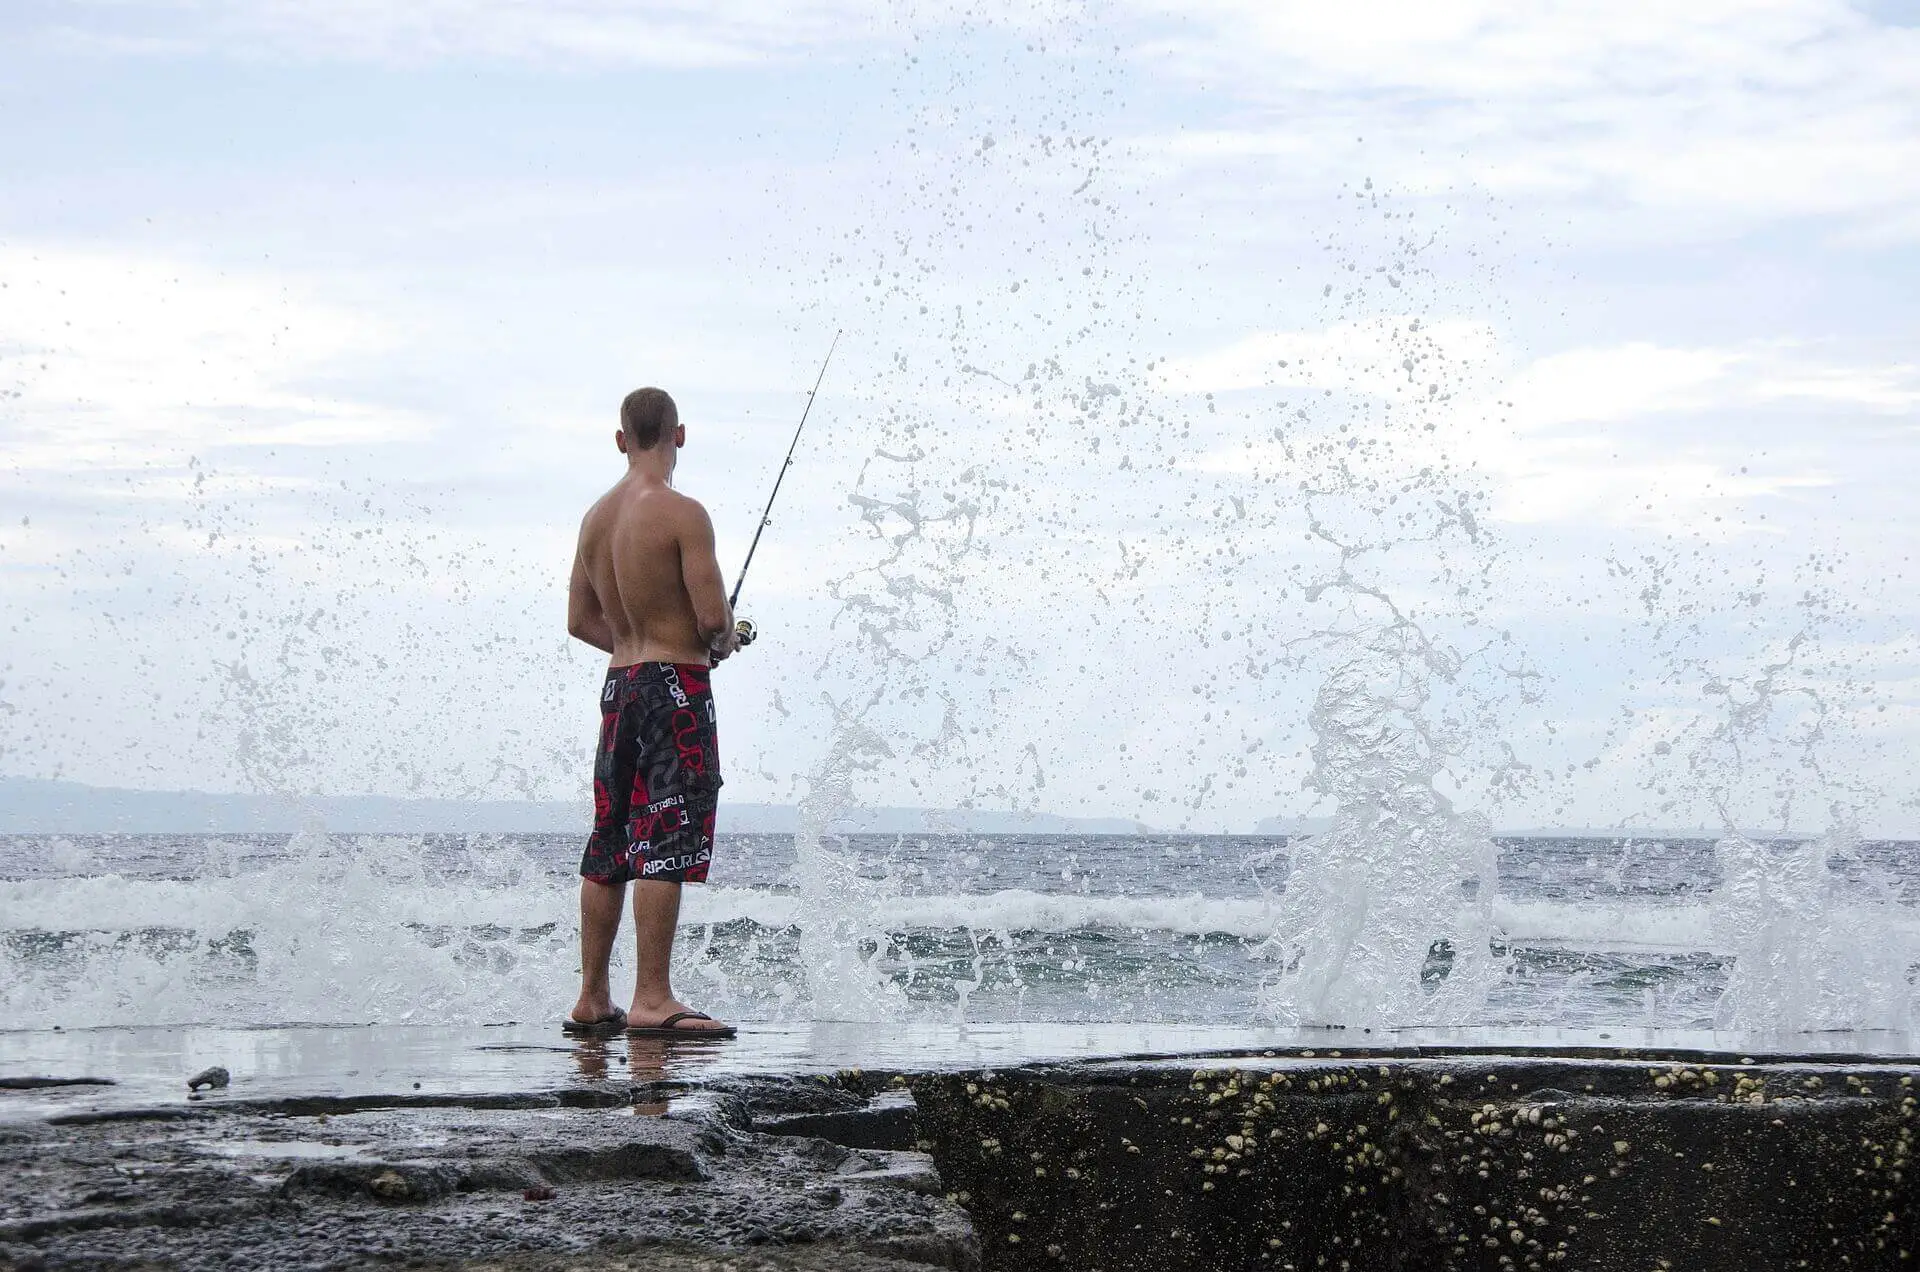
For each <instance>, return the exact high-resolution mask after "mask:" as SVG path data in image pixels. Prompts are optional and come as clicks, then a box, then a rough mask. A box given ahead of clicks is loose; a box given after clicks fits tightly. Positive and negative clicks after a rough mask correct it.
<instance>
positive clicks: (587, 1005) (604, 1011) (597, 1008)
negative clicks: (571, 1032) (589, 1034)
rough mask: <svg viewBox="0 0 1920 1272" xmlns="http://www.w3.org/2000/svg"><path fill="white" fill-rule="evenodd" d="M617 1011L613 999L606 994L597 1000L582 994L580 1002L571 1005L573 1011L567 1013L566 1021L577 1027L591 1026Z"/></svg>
mask: <svg viewBox="0 0 1920 1272" xmlns="http://www.w3.org/2000/svg"><path fill="white" fill-rule="evenodd" d="M619 1010H620V1009H619V1008H618V1007H615V1006H614V1005H613V999H612V998H611V997H609V996H608V995H606V994H601V995H600V996H598V997H597V998H590V997H588V996H587V995H586V994H582V995H580V1001H579V1002H577V1003H575V1004H574V1005H573V1010H572V1011H570V1012H568V1013H567V1019H569V1020H571V1021H573V1022H574V1023H575V1024H577V1025H592V1024H597V1023H599V1022H600V1021H602V1020H605V1019H607V1018H608V1017H609V1016H612V1015H615V1014H617V1013H618V1012H619Z"/></svg>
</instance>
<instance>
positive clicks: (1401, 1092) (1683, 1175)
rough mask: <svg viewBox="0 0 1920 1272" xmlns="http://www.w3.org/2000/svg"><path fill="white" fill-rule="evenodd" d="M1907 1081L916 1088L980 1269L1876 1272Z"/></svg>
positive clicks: (1599, 1066) (1654, 1058)
mask: <svg viewBox="0 0 1920 1272" xmlns="http://www.w3.org/2000/svg"><path fill="white" fill-rule="evenodd" d="M1916 1087H1920V1066H1915V1065H1912V1064H1888V1063H1884V1062H1883V1063H1874V1062H1859V1063H1844V1062H1843V1063H1832V1062H1819V1063H1808V1062H1794V1061H1772V1062H1768V1063H1742V1062H1741V1058H1740V1057H1708V1056H1697V1055H1624V1056H1614V1057H1606V1058H1599V1057H1596V1058H1581V1059H1570V1058H1548V1057H1524V1056H1486V1055H1480V1056H1433V1057H1421V1056H1407V1055H1405V1054H1398V1055H1391V1054H1382V1055H1367V1056H1355V1055H1352V1054H1348V1055H1345V1056H1343V1055H1341V1054H1340V1053H1339V1052H1334V1053H1331V1054H1329V1053H1324V1052H1323V1053H1319V1054H1315V1053H1312V1052H1307V1053H1304V1054H1303V1053H1291V1054H1272V1053H1268V1054H1265V1055H1252V1056H1242V1057H1238V1058H1234V1059H1230V1060H1213V1061H1203V1062H1199V1063H1196V1062H1195V1061H1193V1060H1187V1061H1185V1062H1169V1061H1149V1062H1135V1063H1114V1064H1087V1065H1074V1066H1062V1067H1035V1068H1031V1069H1019V1070H1011V1071H1005V1072H1000V1073H977V1074H959V1075H941V1076H929V1077H922V1078H918V1079H916V1080H915V1081H914V1084H913V1089H914V1093H915V1095H916V1098H917V1101H918V1106H919V1112H918V1134H919V1144H920V1146H921V1147H923V1148H925V1149H928V1150H930V1151H931V1152H932V1153H933V1155H934V1157H935V1160H936V1162H937V1163H938V1165H939V1168H940V1171H941V1174H942V1176H943V1180H944V1182H945V1184H946V1187H947V1188H948V1189H949V1190H950V1191H949V1196H951V1197H952V1198H953V1199H954V1200H955V1201H956V1202H958V1203H960V1204H963V1205H965V1206H966V1207H967V1209H968V1211H969V1212H970V1214H971V1215H972V1217H973V1220H974V1222H975V1225H976V1227H977V1229H978V1231H979V1234H980V1240H981V1246H982V1251H983V1257H984V1262H985V1266H986V1267H987V1268H989V1269H996V1268H1005V1269H1012V1268H1027V1267H1032V1266H1036V1265H1037V1266H1040V1267H1050V1268H1069V1269H1088V1270H1092V1269H1101V1270H1103V1272H1117V1270H1120V1269H1140V1270H1142V1272H1146V1270H1148V1269H1151V1270H1152V1272H1177V1270H1179V1269H1195V1270H1199V1269H1218V1268H1274V1269H1282V1270H1289V1272H1298V1270H1304V1269H1316V1270H1317V1269H1322V1268H1336V1269H1344V1270H1345V1272H1374V1270H1380V1272H1387V1270H1400V1269H1407V1270H1414V1269H1436V1270H1438V1269H1476V1270H1477V1269H1488V1270H1499V1272H1509V1270H1514V1269H1529V1270H1538V1269H1548V1268H1563V1267H1564V1268H1580V1269H1594V1270H1595V1272H1613V1270H1615V1269H1622V1270H1628V1269H1631V1270H1639V1269H1649V1270H1658V1269H1667V1270H1669V1272H1719V1270H1721V1269H1725V1270H1726V1272H1763V1270H1771V1269H1783V1270H1784V1269H1817V1270H1821V1272H1829V1270H1833V1269H1840V1268H1849V1269H1881V1268H1887V1269H1891V1268H1907V1267H1913V1266H1915V1260H1916V1259H1920V1198H1917V1197H1916V1193H1915V1189H1914V1182H1913V1178H1912V1169H1913V1161H1912V1158H1913V1151H1914V1146H1913V1141H1914V1137H1915V1133H1916V1128H1920V1117H1917V1116H1916V1113H1915V1108H1916V1103H1915V1101H1916V1097H1920V1091H1916Z"/></svg>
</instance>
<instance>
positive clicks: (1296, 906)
mask: <svg viewBox="0 0 1920 1272" xmlns="http://www.w3.org/2000/svg"><path fill="white" fill-rule="evenodd" d="M1437 662H1438V655H1437V652H1436V651H1435V650H1433V649H1432V647H1431V646H1429V645H1427V644H1426V642H1425V641H1424V639H1423V638H1421V637H1420V636H1419V633H1418V632H1417V631H1415V630H1413V629H1412V628H1411V627H1409V626H1407V625H1405V624H1401V625H1396V626H1393V627H1389V628H1387V629H1386V630H1385V631H1383V632H1381V633H1380V634H1379V635H1378V636H1377V637H1375V638H1374V639H1372V640H1369V641H1366V642H1364V643H1363V645H1362V646H1361V648H1359V649H1358V650H1357V651H1355V652H1354V653H1352V654H1351V655H1350V656H1349V657H1347V658H1346V659H1345V660H1344V661H1342V662H1341V663H1340V664H1339V665H1337V666H1336V667H1334V668H1333V670H1332V671H1331V673H1330V674H1329V675H1328V676H1327V678H1326V680H1325V681H1324V682H1323V683H1322V684H1321V686H1320V691H1319V694H1318V696H1317V698H1316V700H1315V702H1314V706H1313V713H1312V724H1313V731H1314V735H1315V738H1316V741H1315V743H1314V749H1313V757H1314V775H1313V778H1312V779H1311V780H1312V784H1313V786H1314V787H1315V788H1316V789H1318V790H1319V791H1321V792H1322V793H1324V794H1326V795H1328V796H1331V797H1332V798H1333V799H1334V800H1335V801H1336V803H1337V811H1336V812H1335V814H1334V822H1333V826H1332V828H1331V829H1329V830H1328V831H1326V832H1325V833H1324V834H1320V835H1315V836H1313V837H1312V838H1311V839H1309V840H1307V841H1306V842H1305V843H1303V844H1301V845H1299V846H1298V847H1297V848H1294V847H1291V846H1290V851H1291V856H1292V869H1291V872H1290V873H1289V875H1288V877H1287V885H1286V893H1285V895H1284V896H1283V897H1282V898H1281V900H1280V907H1279V916H1278V924H1277V926H1276V930H1275V933H1274V935H1273V936H1272V937H1270V938H1269V939H1268V941H1267V943H1266V952H1267V954H1268V956H1269V957H1271V958H1275V959H1277V960H1279V961H1280V962H1281V963H1282V964H1283V967H1282V970H1281V971H1280V972H1279V973H1278V974H1277V975H1275V976H1274V977H1273V979H1272V980H1271V981H1269V982H1268V984H1267V985H1266V986H1265V987H1264V996H1263V1002H1262V1009H1263V1011H1264V1012H1265V1013H1267V1014H1269V1015H1270V1016H1272V1017H1273V1018H1274V1019H1276V1020H1278V1021H1281V1022H1283V1023H1287V1024H1350V1023H1367V1024H1389V1025H1411V1024H1460V1023H1464V1022H1468V1021H1471V1020H1474V1019H1476V1018H1477V1017H1478V1016H1479V1014H1480V1011H1481V1009H1482V1008H1483V1007H1484V1006H1485V1004H1486V999H1487V994H1488V992H1489V990H1490V989H1491V988H1492V986H1493V984H1494V982H1495V980H1496V979H1497V978H1498V976H1499V974H1500V971H1501V967H1500V965H1499V964H1498V963H1497V962H1496V961H1495V960H1494V958H1493V957H1492V956H1491V954H1490V953H1489V949H1488V943H1489V938H1490V937H1491V936H1492V934H1493V930H1494V923H1493V901H1494V892H1495V851H1494V845H1493V840H1492V839H1491V838H1490V837H1489V834H1488V831H1487V827H1486V823H1485V821H1484V819H1482V818H1480V817H1478V816H1474V815H1467V814H1461V813H1458V812H1456V811H1454V809H1453V806H1452V804H1451V803H1450V802H1449V800H1448V799H1447V797H1446V796H1445V795H1443V794H1442V793H1441V792H1440V791H1439V790H1438V789H1436V787H1435V785H1434V781H1435V779H1436V778H1437V777H1438V776H1439V774H1440V771H1441V766H1442V763H1443V760H1444V754H1443V751H1442V750H1441V748H1439V747H1437V746H1436V745H1435V742H1434V738H1433V737H1432V735H1431V733H1430V731H1429V729H1428V728H1427V726H1426V725H1425V723H1424V720H1423V712H1424V711H1425V709H1426V707H1427V703H1428V698H1429V690H1428V679H1429V677H1431V676H1433V675H1434V674H1436V663H1437ZM1438 670H1440V671H1445V670H1446V667H1445V665H1444V663H1441V664H1440V665H1439V667H1438Z"/></svg>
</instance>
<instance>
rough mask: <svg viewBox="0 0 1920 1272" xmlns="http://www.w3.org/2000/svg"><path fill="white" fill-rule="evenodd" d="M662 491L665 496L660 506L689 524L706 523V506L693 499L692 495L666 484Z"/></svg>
mask: <svg viewBox="0 0 1920 1272" xmlns="http://www.w3.org/2000/svg"><path fill="white" fill-rule="evenodd" d="M662 493H663V495H664V496H665V498H666V502H665V503H664V504H663V505H662V508H663V509H665V510H667V511H669V512H670V513H671V514H672V515H673V516H674V517H676V518H679V519H682V520H684V521H685V522H686V523H687V524H689V525H705V524H707V523H708V517H707V506H706V505H705V504H703V503H701V502H700V501H699V500H698V499H695V498H694V497H693V496H692V495H689V494H687V493H685V492H684V491H679V490H675V489H674V488H673V487H671V486H668V487H667V488H666V489H665V490H664V491H663V492H662Z"/></svg>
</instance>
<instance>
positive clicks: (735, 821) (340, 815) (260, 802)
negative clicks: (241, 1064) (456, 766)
mask: <svg viewBox="0 0 1920 1272" xmlns="http://www.w3.org/2000/svg"><path fill="white" fill-rule="evenodd" d="M315 817H317V818H318V819H319V820H320V822H321V824H323V825H324V826H325V827H326V828H327V829H328V830H332V831H338V832H341V833H343V834H383V833H385V834H408V835H417V834H431V833H442V832H444V833H450V834H458V833H465V834H511V833H515V832H550V833H573V832H578V833H582V834H584V833H585V832H586V829H587V827H588V825H589V823H590V822H591V821H592V817H593V810H592V807H591V806H590V805H589V803H588V802H587V801H586V800H584V799H582V800H578V801H574V800H550V801H534V800H463V799H398V798H394V797H391V796H385V795H326V796H316V797H313V798H310V799H293V798H289V797H285V796H277V795H224V794H209V793H207V792H204V791H138V790H127V789H123V788H116V787H104V786H87V785H83V784H81V783H79V782H50V781H44V780H40V779H35V778H22V777H0V834H11V835H34V834H48V835H51V834H196V833H213V834H228V835H240V834H272V833H287V832H291V831H296V830H299V829H300V828H301V827H302V826H304V825H306V824H307V823H308V822H310V821H311V820H313V819H314V818H315ZM721 818H722V820H721V828H722V830H723V831H735V832H754V831H761V832H770V833H787V832H792V831H794V830H797V829H799V826H800V814H799V810H798V809H796V808H794V807H792V806H791V805H786V804H734V803H726V804H723V805H722V808H721ZM834 828H835V829H836V830H843V831H855V832H861V831H865V832H873V833H878V834H925V833H930V832H948V833H953V834H975V835H996V834H1087V835H1101V834H1107V835H1116V834H1117V835H1127V834H1137V833H1141V832H1144V831H1146V830H1147V827H1145V826H1143V825H1141V824H1140V823H1138V822H1133V821H1125V820H1122V819H1120V818H1100V817H1057V816H1054V815H1052V814H1048V813H1036V814H1031V815H1029V814H1024V813H1013V812H998V811H987V810H980V809H957V810H956V809H929V808H861V809H853V810H851V811H850V812H849V814H848V816H847V817H846V818H845V819H844V820H843V821H841V822H837V823H835V827H834Z"/></svg>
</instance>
